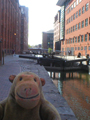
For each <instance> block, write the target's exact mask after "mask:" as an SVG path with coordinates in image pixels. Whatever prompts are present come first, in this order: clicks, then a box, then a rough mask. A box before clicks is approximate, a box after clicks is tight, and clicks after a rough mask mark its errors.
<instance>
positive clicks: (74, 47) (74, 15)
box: [57, 0, 90, 55]
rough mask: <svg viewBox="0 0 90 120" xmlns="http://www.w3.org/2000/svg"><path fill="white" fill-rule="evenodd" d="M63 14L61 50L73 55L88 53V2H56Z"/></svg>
mask: <svg viewBox="0 0 90 120" xmlns="http://www.w3.org/2000/svg"><path fill="white" fill-rule="evenodd" d="M57 5H59V6H60V7H61V9H62V7H63V8H64V12H63V16H64V18H63V23H62V24H63V25H64V26H65V27H64V28H65V29H63V30H64V31H63V32H64V38H63V39H62V40H61V50H62V51H69V50H71V51H72V53H73V54H75V55H77V54H78V53H79V52H80V53H81V55H86V54H89V53H90V14H89V13H90V0H68V1H67V0H63V1H62V0H58V2H57Z"/></svg>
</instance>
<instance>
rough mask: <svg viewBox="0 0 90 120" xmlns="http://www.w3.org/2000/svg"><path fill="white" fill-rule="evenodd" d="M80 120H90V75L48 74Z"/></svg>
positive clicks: (80, 73)
mask: <svg viewBox="0 0 90 120" xmlns="http://www.w3.org/2000/svg"><path fill="white" fill-rule="evenodd" d="M48 73H49V76H50V77H51V78H52V79H53V83H54V84H55V86H56V87H57V88H58V90H59V92H60V94H62V96H63V97H64V98H65V99H66V101H67V103H68V104H69V106H70V107H71V109H72V110H73V112H74V114H75V115H76V117H77V119H78V120H90V75H89V74H88V73H82V72H61V73H58V72H48Z"/></svg>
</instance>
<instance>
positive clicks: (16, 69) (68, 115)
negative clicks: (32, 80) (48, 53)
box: [0, 55, 77, 120]
mask: <svg viewBox="0 0 90 120" xmlns="http://www.w3.org/2000/svg"><path fill="white" fill-rule="evenodd" d="M23 71H31V72H34V73H36V74H37V75H38V76H39V77H42V78H44V79H45V80H46V84H45V86H43V92H44V96H45V98H46V99H47V100H48V101H50V102H51V103H52V104H53V105H54V106H55V107H56V109H57V110H58V112H59V114H60V116H61V119H62V120H77V119H76V117H75V115H74V113H73V111H72V110H71V108H70V107H69V105H68V104H67V102H66V100H65V99H64V98H63V97H62V95H60V93H59V91H58V89H57V88H56V87H55V85H54V84H53V82H52V79H51V78H50V77H49V75H48V72H47V71H46V70H45V68H44V67H43V66H40V65H39V64H37V61H36V60H30V59H23V58H19V57H18V55H16V56H11V55H8V56H5V64H4V65H1V66H0V101H2V100H4V99H5V98H6V97H7V96H8V93H9V90H10V87H11V83H10V82H9V80H8V78H9V76H10V75H12V74H18V73H20V72H23Z"/></svg>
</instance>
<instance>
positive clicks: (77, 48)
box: [62, 46, 90, 51]
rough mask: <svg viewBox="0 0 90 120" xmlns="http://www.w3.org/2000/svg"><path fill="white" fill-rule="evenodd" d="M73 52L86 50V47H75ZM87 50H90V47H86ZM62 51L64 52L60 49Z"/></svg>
mask: <svg viewBox="0 0 90 120" xmlns="http://www.w3.org/2000/svg"><path fill="white" fill-rule="evenodd" d="M74 49H75V50H87V46H84V47H83V46H81V47H75V48H74ZM88 50H90V46H88ZM62 51H64V48H62Z"/></svg>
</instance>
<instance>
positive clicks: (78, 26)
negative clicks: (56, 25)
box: [66, 17, 90, 34]
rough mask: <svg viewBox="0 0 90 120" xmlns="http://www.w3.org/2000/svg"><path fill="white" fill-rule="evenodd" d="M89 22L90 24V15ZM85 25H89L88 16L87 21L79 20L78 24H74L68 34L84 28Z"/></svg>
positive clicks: (67, 31)
mask: <svg viewBox="0 0 90 120" xmlns="http://www.w3.org/2000/svg"><path fill="white" fill-rule="evenodd" d="M89 24H90V17H89ZM84 26H85V27H87V26H88V18H86V19H85V21H84V20H83V21H81V22H79V23H78V24H76V25H74V26H72V27H71V28H69V29H67V30H66V34H69V33H72V32H74V31H77V30H79V29H81V28H84Z"/></svg>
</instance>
